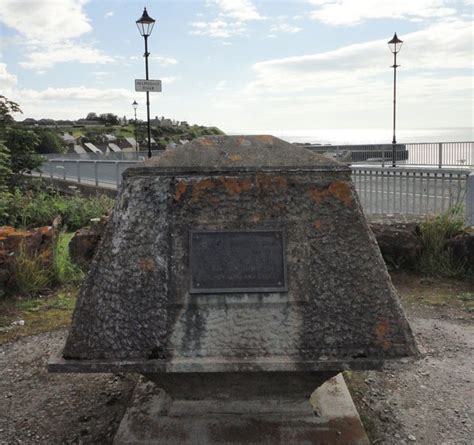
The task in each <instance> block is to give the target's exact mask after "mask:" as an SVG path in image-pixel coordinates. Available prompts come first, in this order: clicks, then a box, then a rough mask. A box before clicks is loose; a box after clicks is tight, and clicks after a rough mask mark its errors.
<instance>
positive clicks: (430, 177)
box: [351, 165, 472, 215]
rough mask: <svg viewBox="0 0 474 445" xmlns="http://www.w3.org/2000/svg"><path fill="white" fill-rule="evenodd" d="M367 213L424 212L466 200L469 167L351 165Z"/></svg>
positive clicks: (441, 210)
mask: <svg viewBox="0 0 474 445" xmlns="http://www.w3.org/2000/svg"><path fill="white" fill-rule="evenodd" d="M351 169H352V180H353V182H354V186H355V188H356V190H357V193H358V195H359V199H360V202H361V204H362V207H363V209H364V212H365V213H367V214H387V213H389V214H403V215H427V214H436V213H440V212H443V211H445V210H447V209H448V208H449V207H451V206H453V205H455V204H460V203H463V202H464V201H465V197H466V184H467V178H468V176H469V174H470V173H472V172H471V171H470V170H467V169H450V170H448V169H442V170H439V169H427V168H414V167H411V168H407V167H398V168H391V167H386V168H383V167H374V166H354V165H353V166H352V167H351Z"/></svg>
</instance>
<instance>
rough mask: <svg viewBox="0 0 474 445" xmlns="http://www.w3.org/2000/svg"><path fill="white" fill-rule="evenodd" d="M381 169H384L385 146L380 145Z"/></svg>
mask: <svg viewBox="0 0 474 445" xmlns="http://www.w3.org/2000/svg"><path fill="white" fill-rule="evenodd" d="M382 167H385V145H382Z"/></svg>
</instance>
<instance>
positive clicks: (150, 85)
mask: <svg viewBox="0 0 474 445" xmlns="http://www.w3.org/2000/svg"><path fill="white" fill-rule="evenodd" d="M135 91H149V92H155V93H161V80H144V79H135Z"/></svg>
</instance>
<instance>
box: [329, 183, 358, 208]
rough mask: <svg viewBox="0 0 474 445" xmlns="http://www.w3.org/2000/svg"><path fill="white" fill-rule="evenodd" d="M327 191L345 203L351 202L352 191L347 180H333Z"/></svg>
mask: <svg viewBox="0 0 474 445" xmlns="http://www.w3.org/2000/svg"><path fill="white" fill-rule="evenodd" d="M328 191H329V193H330V194H331V195H332V196H334V197H335V198H336V199H338V200H339V201H342V202H343V203H344V204H346V205H349V204H350V203H351V202H352V192H351V188H350V187H349V184H348V183H347V182H342V181H334V182H332V183H331V185H330V186H329V189H328Z"/></svg>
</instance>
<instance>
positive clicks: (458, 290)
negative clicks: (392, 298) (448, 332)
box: [392, 272, 474, 312]
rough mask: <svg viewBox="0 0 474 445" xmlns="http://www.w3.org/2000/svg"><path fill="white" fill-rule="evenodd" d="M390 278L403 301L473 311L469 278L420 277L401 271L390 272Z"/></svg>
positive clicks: (473, 304)
mask: <svg viewBox="0 0 474 445" xmlns="http://www.w3.org/2000/svg"><path fill="white" fill-rule="evenodd" d="M392 280H393V283H394V285H395V287H396V288H397V291H398V293H399V294H400V296H401V298H402V300H403V302H404V303H406V304H408V305H419V304H424V305H428V306H433V307H445V306H446V307H450V308H454V309H458V310H460V311H464V312H473V311H474V292H473V291H472V289H473V282H472V281H471V280H459V279H455V278H441V277H437V278H426V277H425V278H422V277H420V276H418V275H415V274H407V273H403V272H397V273H392Z"/></svg>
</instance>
